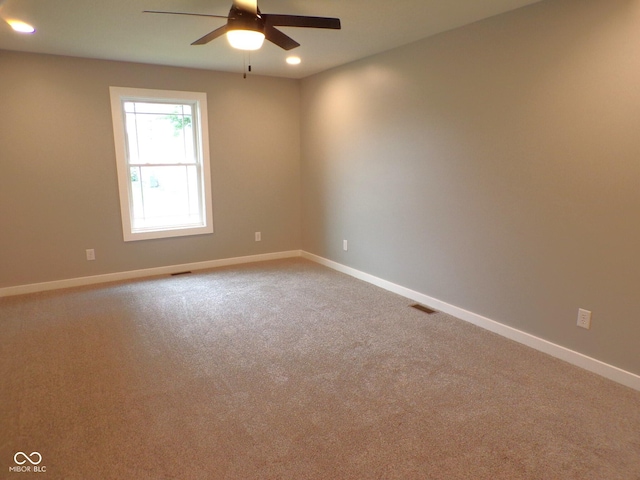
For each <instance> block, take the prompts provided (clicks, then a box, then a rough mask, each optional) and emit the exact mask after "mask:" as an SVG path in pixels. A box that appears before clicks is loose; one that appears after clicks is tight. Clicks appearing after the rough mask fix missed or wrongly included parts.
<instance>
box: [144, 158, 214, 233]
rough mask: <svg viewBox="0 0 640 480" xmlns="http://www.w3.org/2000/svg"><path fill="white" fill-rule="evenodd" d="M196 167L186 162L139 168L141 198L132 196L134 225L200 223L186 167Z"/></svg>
mask: <svg viewBox="0 0 640 480" xmlns="http://www.w3.org/2000/svg"><path fill="white" fill-rule="evenodd" d="M195 169H196V167H195V166H186V165H185V166H166V167H162V166H161V167H145V166H142V167H140V182H139V183H140V184H141V188H140V196H141V201H139V202H137V201H136V200H135V195H134V202H133V209H134V212H133V218H134V221H133V228H134V229H137V230H139V229H145V228H151V227H158V226H162V227H176V226H185V225H201V224H202V223H203V221H202V218H201V209H200V202H198V201H197V198H194V195H193V193H190V192H189V190H190V188H189V187H190V183H191V184H193V182H190V181H189V177H190V174H189V170H195ZM133 183H134V182H132V184H133ZM196 183H197V180H196ZM196 190H197V185H196ZM194 200H195V201H194Z"/></svg>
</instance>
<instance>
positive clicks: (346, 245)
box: [342, 240, 349, 252]
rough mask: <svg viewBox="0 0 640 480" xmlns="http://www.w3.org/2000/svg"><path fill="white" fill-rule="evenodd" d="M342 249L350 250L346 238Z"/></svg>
mask: <svg viewBox="0 0 640 480" xmlns="http://www.w3.org/2000/svg"><path fill="white" fill-rule="evenodd" d="M342 249H343V250H344V251H345V252H346V251H347V250H349V244H348V243H347V241H346V240H342Z"/></svg>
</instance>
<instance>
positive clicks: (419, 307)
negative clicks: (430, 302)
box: [411, 303, 436, 315]
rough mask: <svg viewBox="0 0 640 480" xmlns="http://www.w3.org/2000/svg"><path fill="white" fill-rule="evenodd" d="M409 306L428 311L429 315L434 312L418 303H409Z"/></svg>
mask: <svg viewBox="0 0 640 480" xmlns="http://www.w3.org/2000/svg"><path fill="white" fill-rule="evenodd" d="M411 308H415V309H416V310H420V311H421V312H424V313H428V314H429V315H431V314H432V313H436V311H435V310H433V309H431V308H429V307H425V306H424V305H420V304H419V303H416V304H414V305H411Z"/></svg>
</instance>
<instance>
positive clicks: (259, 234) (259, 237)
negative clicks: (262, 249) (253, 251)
mask: <svg viewBox="0 0 640 480" xmlns="http://www.w3.org/2000/svg"><path fill="white" fill-rule="evenodd" d="M260 241H262V233H261V232H256V242H260Z"/></svg>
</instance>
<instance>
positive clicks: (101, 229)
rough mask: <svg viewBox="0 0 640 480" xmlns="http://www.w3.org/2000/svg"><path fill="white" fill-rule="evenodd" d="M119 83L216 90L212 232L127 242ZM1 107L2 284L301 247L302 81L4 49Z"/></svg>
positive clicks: (212, 100)
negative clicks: (112, 90)
mask: <svg viewBox="0 0 640 480" xmlns="http://www.w3.org/2000/svg"><path fill="white" fill-rule="evenodd" d="M110 85H114V86H124V87H140V88H155V89H167V90H187V91H198V92H205V93H206V94H207V100H208V108H209V112H208V115H209V127H210V131H209V141H210V150H211V170H212V189H213V221H214V228H215V232H214V233H213V234H212V235H199V236H192V237H182V238H175V239H160V240H148V241H139V242H127V243H125V242H124V241H123V239H122V225H121V222H120V211H119V200H118V188H117V180H116V163H115V150H114V143H113V128H112V123H111V110H110V103H109V86H110ZM0 112H1V113H0V287H6V286H14V285H23V284H30V283H37V282H45V281H51V280H60V279H68V278H75V277H82V276H87V275H97V274H103V273H111V272H123V271H129V270H136V269H144V268H151V267H158V266H165V265H174V264H182V263H190V262H199V261H207V260H215V259H220V258H230V257H237V256H244V255H253V254H259V253H269V252H280V251H287V250H293V249H299V248H300V191H299V188H300V172H299V158H300V144H299V125H300V121H299V83H298V82H297V81H293V80H285V79H275V78H267V77H257V76H251V77H249V78H247V79H246V80H243V79H242V75H241V73H238V74H226V73H215V72H209V71H199V70H189V69H179V68H170V67H161V66H150V65H141V64H133V63H120V62H107V61H99V60H86V59H78V58H68V57H57V56H47V55H36V54H24V53H17V52H7V51H0ZM255 231H261V232H262V242H260V243H256V242H254V235H253V233H254V232H255ZM87 248H94V249H95V250H96V257H97V259H96V261H94V262H88V261H87V260H85V249H87Z"/></svg>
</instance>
